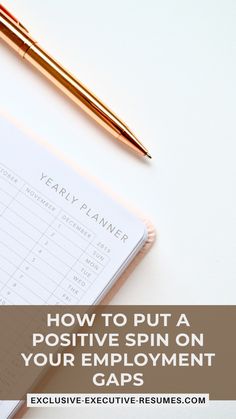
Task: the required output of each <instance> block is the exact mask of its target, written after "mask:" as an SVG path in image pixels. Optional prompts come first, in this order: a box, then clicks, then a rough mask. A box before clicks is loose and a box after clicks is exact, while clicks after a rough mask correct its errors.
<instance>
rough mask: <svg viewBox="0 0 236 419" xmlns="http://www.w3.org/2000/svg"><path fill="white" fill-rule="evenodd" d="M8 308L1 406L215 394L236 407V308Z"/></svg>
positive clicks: (3, 325)
mask: <svg viewBox="0 0 236 419" xmlns="http://www.w3.org/2000/svg"><path fill="white" fill-rule="evenodd" d="M93 310H95V308H91V307H84V306H83V307H68V306H63V307H62V306H2V307H0V339H1V344H0V399H2V400H16V399H17V400H18V399H23V398H24V396H25V394H26V393H27V392H37V393H44V392H45V393H109V392H110V393H209V395H210V399H211V400H236V386H235V376H236V361H235V355H236V328H235V323H236V306H99V307H96V311H93Z"/></svg>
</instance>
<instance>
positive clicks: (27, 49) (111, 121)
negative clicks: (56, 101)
mask: <svg viewBox="0 0 236 419" xmlns="http://www.w3.org/2000/svg"><path fill="white" fill-rule="evenodd" d="M0 38H2V39H3V40H4V41H6V43H7V44H8V45H10V46H11V47H12V48H13V49H14V50H15V51H17V52H18V53H19V54H20V56H21V57H22V58H24V59H25V60H27V61H29V62H30V63H31V64H32V65H33V66H34V67H35V68H37V69H38V70H39V71H40V72H41V73H42V74H44V75H45V76H46V77H47V78H48V79H49V80H50V81H51V82H53V83H54V84H55V85H56V86H57V87H58V88H59V89H60V90H62V91H63V92H64V93H65V94H66V95H67V96H68V97H70V98H71V99H72V100H73V101H74V102H75V103H77V105H79V106H80V107H81V108H82V109H83V110H84V111H85V112H86V113H88V114H89V115H90V116H91V117H92V118H94V119H95V120H96V121H97V122H98V123H99V124H100V125H102V126H103V127H104V128H105V129H106V130H107V131H108V132H110V134H112V135H113V136H114V137H115V138H116V139H117V140H118V141H121V142H122V143H125V144H126V145H127V146H129V147H130V148H131V149H132V150H133V151H135V152H136V153H138V154H140V155H144V156H147V157H149V158H151V156H150V154H149V153H148V151H147V149H146V148H145V147H144V146H143V145H142V144H141V142H140V141H139V140H138V139H137V138H136V137H135V135H134V134H133V133H132V132H131V130H130V129H129V128H128V127H127V125H125V124H124V123H123V122H122V121H121V120H120V119H119V118H118V117H117V116H116V115H115V114H114V113H113V112H112V111H111V110H110V109H108V107H107V106H105V105H104V104H103V103H102V102H101V101H100V100H99V99H98V98H97V97H96V96H95V95H94V94H93V93H91V92H90V91H89V90H88V89H87V88H86V87H85V86H84V85H83V84H82V83H81V82H80V81H79V80H77V79H76V78H75V77H74V76H73V75H72V74H71V73H69V72H68V71H67V70H65V68H63V67H62V65H61V64H59V63H58V62H57V61H55V60H54V58H52V57H51V55H49V54H48V53H47V52H46V51H44V50H43V48H41V47H40V45H39V44H38V43H37V42H36V41H35V40H34V39H33V38H32V37H31V35H30V34H29V32H28V30H27V29H26V28H25V27H24V26H23V25H22V24H21V23H20V22H19V21H18V20H17V19H16V18H15V17H14V16H13V15H12V14H11V13H9V12H8V11H7V10H6V9H5V7H3V6H2V5H0Z"/></svg>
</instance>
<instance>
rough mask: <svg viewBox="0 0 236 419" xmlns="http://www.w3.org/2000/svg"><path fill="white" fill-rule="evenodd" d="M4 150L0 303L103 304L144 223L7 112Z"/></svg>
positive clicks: (1, 130) (1, 137)
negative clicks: (13, 121) (21, 126)
mask: <svg viewBox="0 0 236 419" xmlns="http://www.w3.org/2000/svg"><path fill="white" fill-rule="evenodd" d="M78 141H82V139H78ZM0 150H1V152H0V304H94V303H97V302H99V301H100V300H101V298H102V297H103V296H104V294H105V293H106V292H107V290H108V289H109V287H110V286H111V285H112V284H113V283H114V281H115V280H116V279H117V278H118V277H119V275H120V274H121V272H122V271H123V270H124V269H125V267H126V266H127V265H128V264H129V262H130V261H131V260H132V258H133V257H134V256H135V254H136V253H137V252H138V251H139V250H140V248H141V247H142V246H143V244H144V243H145V241H146V237H147V232H146V226H145V224H144V223H143V222H142V221H141V220H140V219H139V218H138V217H136V216H135V215H134V214H132V213H131V212H129V211H128V210H127V209H125V208H124V207H123V206H122V205H120V204H119V203H118V202H116V201H115V200H113V198H111V197H110V196H109V195H107V194H106V193H105V192H104V191H103V190H102V189H100V188H99V187H98V186H97V185H96V183H93V182H91V181H90V180H88V179H87V178H86V177H84V176H83V175H82V174H81V173H79V172H77V171H75V170H74V169H73V168H72V167H70V166H69V165H68V164H66V163H65V162H64V161H63V160H61V159H60V158H58V157H57V156H56V155H54V154H52V153H51V152H50V151H48V149H47V147H46V146H45V145H43V144H41V143H40V142H37V141H35V140H33V139H32V138H31V137H30V136H28V135H27V134H26V133H24V132H23V131H21V130H20V129H19V128H18V127H16V126H15V125H14V124H12V122H10V121H9V120H8V119H6V118H5V117H3V116H0Z"/></svg>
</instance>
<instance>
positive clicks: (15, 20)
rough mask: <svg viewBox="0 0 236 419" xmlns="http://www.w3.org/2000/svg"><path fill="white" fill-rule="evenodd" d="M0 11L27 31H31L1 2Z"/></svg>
mask: <svg viewBox="0 0 236 419" xmlns="http://www.w3.org/2000/svg"><path fill="white" fill-rule="evenodd" d="M0 11H2V12H3V13H4V14H5V15H7V16H8V17H9V18H10V19H11V20H13V21H14V22H15V23H17V25H19V26H20V28H21V29H23V30H24V31H25V32H27V33H29V31H28V30H27V29H26V28H25V27H24V26H23V25H22V24H21V23H20V22H19V20H18V19H16V18H15V16H13V15H12V14H11V13H10V12H9V11H8V10H7V9H6V8H5V7H4V6H3V5H2V4H0Z"/></svg>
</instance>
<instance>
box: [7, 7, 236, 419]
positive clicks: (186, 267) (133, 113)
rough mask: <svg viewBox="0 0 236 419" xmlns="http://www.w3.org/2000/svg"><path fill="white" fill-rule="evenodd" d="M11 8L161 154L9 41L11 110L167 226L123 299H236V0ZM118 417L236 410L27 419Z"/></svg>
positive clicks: (223, 406) (37, 413)
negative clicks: (96, 111) (81, 104)
mask: <svg viewBox="0 0 236 419" xmlns="http://www.w3.org/2000/svg"><path fill="white" fill-rule="evenodd" d="M4 4H5V5H6V6H7V7H8V8H9V9H10V10H11V11H12V12H13V13H15V14H16V15H17V17H19V18H21V20H22V22H23V24H25V25H26V26H28V27H29V29H30V31H31V32H32V34H33V35H34V37H35V38H36V39H38V40H39V41H40V43H41V45H43V46H44V47H45V48H46V49H48V50H49V52H51V53H52V54H53V55H54V56H55V57H56V58H57V59H58V60H59V61H61V62H63V63H64V64H65V65H66V66H67V67H68V68H69V69H70V70H71V71H72V72H73V73H74V74H75V75H78V78H79V79H80V80H81V81H82V82H84V83H85V84H86V85H88V86H89V87H90V88H91V89H92V90H93V91H94V92H95V93H96V94H97V96H99V97H100V98H102V99H103V100H104V101H105V102H106V103H107V104H108V105H109V106H110V107H111V108H112V109H113V110H114V111H115V112H116V113H117V114H118V115H120V116H121V117H123V119H124V120H125V121H126V122H127V123H128V125H129V126H130V127H131V128H133V129H134V131H135V132H136V134H137V135H138V136H139V137H140V139H141V141H143V143H144V144H145V145H146V146H147V147H148V148H149V149H150V152H151V154H152V155H153V160H152V161H147V160H145V159H139V158H136V157H135V156H134V155H133V154H131V153H130V152H128V151H127V150H125V149H124V147H122V146H119V145H117V144H116V143H115V140H113V139H112V138H111V137H109V135H107V134H106V133H105V132H104V131H103V130H102V129H101V128H99V127H98V126H97V124H95V123H93V122H92V121H91V120H90V119H89V118H88V117H87V116H85V115H84V114H83V113H82V112H81V111H80V110H79V109H78V108H76V106H74V105H73V104H71V103H70V102H69V100H67V99H66V98H65V97H63V95H62V94H61V93H59V92H58V91H57V90H56V89H55V88H54V87H52V86H51V85H50V84H49V82H47V81H46V80H45V79H44V78H43V77H42V76H40V75H39V74H37V72H35V71H34V70H33V69H31V67H30V66H29V65H28V64H26V63H25V62H23V61H22V60H21V59H20V58H18V57H17V56H16V55H15V54H14V53H13V52H12V51H10V50H9V49H8V48H7V47H6V46H5V45H3V43H2V42H1V45H0V76H1V77H0V106H1V107H2V108H3V109H4V110H6V111H8V113H10V114H11V115H13V116H14V117H16V118H17V119H18V120H19V122H21V123H22V124H23V125H25V126H26V127H27V128H30V129H31V130H32V131H34V132H35V133H36V134H37V135H39V136H41V137H42V138H44V139H45V140H46V141H48V142H49V143H51V144H53V145H54V146H56V147H57V148H58V149H60V150H62V151H63V152H64V154H65V156H67V157H69V158H72V159H73V160H75V161H76V162H77V163H78V164H79V165H80V166H81V167H82V168H83V169H85V170H86V171H87V172H88V173H92V174H93V175H95V176H96V177H97V178H98V179H99V180H100V181H102V182H103V183H105V184H107V185H108V187H109V188H111V189H112V190H115V191H116V192H117V194H118V195H120V196H121V197H122V198H124V199H126V200H128V201H129V202H130V203H131V204H132V205H133V206H135V207H137V208H138V209H140V210H142V211H143V213H144V214H146V215H147V216H148V217H149V218H150V219H151V220H152V222H153V223H154V225H155V227H156V229H157V232H158V240H157V242H156V244H155V246H154V248H153V249H152V251H151V252H150V253H149V255H148V256H147V257H146V259H145V260H144V261H143V262H142V264H141V265H140V266H139V267H138V268H137V269H136V271H135V272H134V273H133V275H132V276H131V277H130V279H129V281H128V282H127V284H126V285H125V286H124V287H123V289H122V290H121V291H120V292H119V294H118V295H117V296H116V297H115V298H114V300H113V302H114V303H117V304H235V294H236V281H235V279H236V264H235V250H236V216H235V203H236V197H235V180H236V165H235V154H236V145H235V133H236V129H235V110H236V106H235V105H236V103H235V102H236V99H235V98H236V91H235V90H236V83H235V74H236V29H235V28H236V25H235V23H236V3H235V1H234V0H232V1H230V0H221V1H217V0H212V1H210V0H207V1H206V0H198V1H193V0H185V1H184V0H179V1H175V0H166V1H165V0H145V1H144V0H119V1H114V0H113V1H111V0H99V1H97V0H83V1H82V0H67V1H66V0H47V1H39V0H18V1H13V0H6V1H5V2H4ZM13 152H14V150H13ZM19 158H20V156H19ZM25 164H27V161H26V162H25ZM35 164H37V162H35ZM219 379H220V377H219ZM111 414H112V416H113V418H114V419H118V418H120V416H125V417H127V419H131V418H139V417H140V418H151V419H152V418H156V417H157V416H158V418H160V419H162V418H163V419H164V418H166V419H167V418H168V419H170V418H177V419H178V418H195V417H196V418H210V419H211V418H214V419H215V418H218V419H221V418H226V417H227V419H228V418H232V419H233V418H235V416H236V407H235V404H234V403H230V402H228V403H220V402H217V403H214V404H213V403H212V404H211V405H210V407H208V408H201V409H197V410H196V409H195V408H190V409H189V408H188V409H182V408H176V407H175V408H171V409H169V408H165V409H163V408H157V410H153V409H152V410H151V409H148V410H147V409H145V410H143V409H140V408H139V409H127V410H126V409H125V408H122V413H121V410H120V409H118V408H117V409H116V410H107V411H106V410H104V409H99V410H94V409H86V410H84V409H79V411H78V409H77V410H75V409H70V410H65V409H55V410H52V409H43V410H41V409H35V410H33V409H30V411H29V412H28V414H27V415H26V417H27V418H28V419H34V418H39V419H40V418H44V419H46V418H63V419H64V418H65V417H66V418H68V417H70V418H77V417H78V415H80V416H81V417H84V418H85V419H90V418H94V417H95V416H96V417H97V418H104V419H106V418H108V417H110V415H111Z"/></svg>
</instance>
